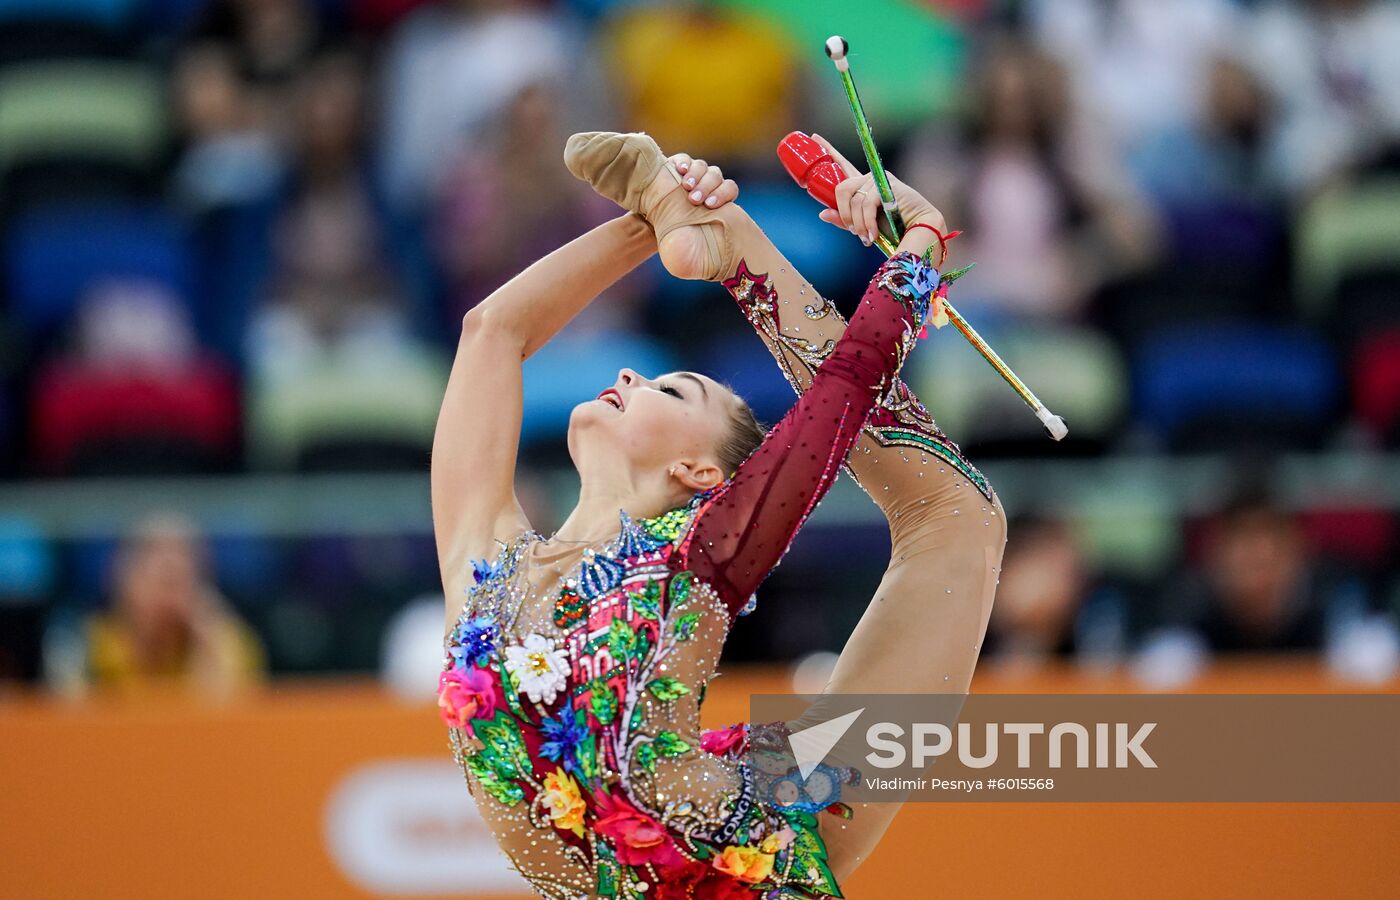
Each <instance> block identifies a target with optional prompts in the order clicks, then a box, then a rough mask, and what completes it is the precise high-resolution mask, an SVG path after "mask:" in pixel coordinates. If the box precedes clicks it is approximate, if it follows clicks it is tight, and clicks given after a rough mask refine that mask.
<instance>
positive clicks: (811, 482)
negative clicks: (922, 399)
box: [684, 252, 938, 619]
mask: <svg viewBox="0 0 1400 900" xmlns="http://www.w3.org/2000/svg"><path fill="white" fill-rule="evenodd" d="M740 265H741V269H740V271H741V272H743V271H746V269H745V268H744V267H743V264H742V263H741V264H740ZM937 278H938V274H937V272H935V271H934V270H932V269H931V268H929V267H927V266H926V265H925V263H924V262H923V260H921V259H919V258H918V257H917V256H915V255H914V254H912V253H908V252H904V253H899V254H896V255H895V256H893V257H891V258H890V259H889V260H887V261H886V262H885V264H884V265H882V266H881V267H880V269H879V271H877V272H876V273H875V277H874V278H872V279H871V281H870V285H869V287H867V288H866V291H865V294H864V296H863V297H862V298H861V301H860V305H859V307H858V308H857V309H856V312H855V314H854V315H852V317H851V320H850V322H849V324H848V325H847V327H846V332H845V334H843V335H842V336H841V339H840V340H839V341H838V342H837V344H836V347H835V349H833V350H832V352H831V355H830V356H828V357H827V358H826V360H825V361H824V362H822V364H821V366H820V368H818V369H817V371H816V374H815V376H814V377H813V380H812V385H811V387H810V388H808V390H807V391H806V393H804V394H803V395H802V396H801V397H800V398H798V400H797V403H796V404H794V405H793V407H792V408H791V409H790V410H788V412H787V414H786V415H785V416H783V418H782V419H781V420H780V421H779V422H778V423H777V424H776V425H774V426H773V427H772V428H771V429H770V430H769V431H768V434H767V436H766V437H765V438H764V439H763V443H762V444H761V445H760V446H759V448H758V449H757V450H755V451H754V452H753V454H752V455H751V456H750V457H749V458H748V459H747V460H745V461H744V463H743V464H742V465H741V466H740V467H739V469H738V470H737V471H736V472H735V473H734V475H733V477H732V478H730V479H729V480H728V481H726V482H724V483H723V484H722V485H720V486H719V487H718V488H716V489H715V492H714V494H713V495H712V496H710V497H709V498H707V499H706V500H705V501H704V503H703V505H702V506H701V508H700V511H699V513H698V514H697V518H696V522H695V524H694V526H693V527H692V529H691V532H690V535H689V536H688V539H687V541H686V547H685V554H684V559H685V562H686V565H688V566H689V567H690V568H691V569H692V570H693V571H694V572H695V573H696V575H698V576H699V577H701V578H704V579H705V580H706V581H709V582H710V583H711V584H712V585H714V586H715V588H716V590H718V591H719V592H720V594H721V595H722V596H723V598H724V600H725V603H726V604H727V605H728V607H729V613H730V618H731V619H732V618H733V617H734V616H735V615H737V614H738V611H739V609H740V608H742V607H743V605H744V604H745V603H746V602H747V601H748V599H749V596H750V595H751V594H752V593H753V592H754V591H755V590H756V589H757V588H758V585H759V583H760V582H762V581H763V579H764V578H766V577H767V576H768V573H769V572H770V571H772V569H773V568H774V567H775V566H776V565H777V564H778V562H779V561H780V560H781V559H782V557H783V554H785V553H786V552H787V549H788V546H789V545H790V544H791V542H792V539H793V537H794V536H795V535H796V534H797V530H798V529H799V528H800V527H801V526H802V523H803V522H804V521H805V520H806V519H807V516H809V515H810V514H811V512H812V510H813V508H814V507H815V506H816V505H817V502H818V501H819V500H821V498H822V497H823V496H824V495H825V494H826V492H827V490H828V489H829V488H830V486H831V483H832V481H834V480H835V478H836V475H837V473H838V472H839V471H840V468H841V464H842V462H844V460H845V458H846V455H847V454H848V453H849V452H850V450H851V447H852V445H854V443H855V442H856V440H857V438H858V437H859V436H860V432H861V428H862V426H863V425H864V424H865V420H866V418H867V417H868V416H869V415H870V412H871V410H872V409H873V408H874V407H875V404H876V402H877V401H878V400H879V399H880V397H881V396H883V395H884V393H885V392H886V391H887V390H889V387H890V385H891V384H893V383H894V379H895V378H896V376H897V375H898V372H899V367H900V366H901V365H902V364H903V362H904V359H905V357H906V356H907V355H908V353H909V350H910V349H911V348H912V346H913V344H914V341H915V334H916V333H917V332H918V331H919V330H920V328H921V327H922V325H923V321H924V319H925V318H926V317H927V314H928V306H929V302H930V293H931V289H932V287H933V286H934V285H933V284H931V283H930V281H933V282H936V280H937Z"/></svg>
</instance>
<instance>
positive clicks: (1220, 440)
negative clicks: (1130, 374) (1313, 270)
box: [1134, 324, 1340, 451]
mask: <svg viewBox="0 0 1400 900" xmlns="http://www.w3.org/2000/svg"><path fill="white" fill-rule="evenodd" d="M1339 381H1340V379H1339V375H1338V372H1337V367H1336V361H1335V360H1334V359H1333V356H1332V352H1331V350H1330V349H1329V348H1328V346H1327V344H1326V343H1325V342H1324V341H1323V340H1322V339H1321V338H1319V337H1317V336H1316V335H1313V334H1311V333H1309V332H1305V331H1301V330H1297V329H1289V328H1282V327H1277V326H1272V325H1263V324H1258V325H1215V326H1190V325H1187V326H1181V327H1177V328H1174V329H1170V330H1167V331H1164V332H1162V333H1160V334H1158V335H1157V336H1155V337H1153V338H1151V339H1150V340H1148V341H1146V342H1145V343H1144V345H1143V347H1142V350H1141V352H1140V353H1139V355H1138V360H1137V365H1136V367H1135V373H1134V382H1135V389H1136V394H1137V414H1138V416H1139V418H1140V419H1141V420H1142V421H1143V422H1144V423H1145V424H1146V425H1148V426H1149V427H1150V428H1151V429H1152V430H1153V431H1154V432H1156V434H1157V435H1158V436H1159V437H1161V438H1163V439H1164V440H1165V441H1167V443H1168V444H1169V445H1170V446H1172V447H1173V448H1174V449H1178V450H1202V451H1204V450H1220V449H1230V448H1231V447H1235V446H1241V445H1261V444H1262V445H1265V446H1270V447H1273V446H1293V447H1306V446H1315V445H1317V444H1318V443H1320V442H1321V440H1322V439H1323V438H1324V437H1325V432H1326V428H1327V426H1328V424H1329V421H1328V420H1329V416H1330V415H1331V414H1332V412H1333V410H1334V408H1335V405H1336V402H1337V397H1338V390H1339Z"/></svg>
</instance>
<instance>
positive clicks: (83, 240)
mask: <svg viewBox="0 0 1400 900" xmlns="http://www.w3.org/2000/svg"><path fill="white" fill-rule="evenodd" d="M5 255H6V259H5V270H6V282H7V287H8V291H9V297H10V302H11V304H12V309H13V312H14V315H15V317H16V319H17V320H18V324H19V325H20V326H22V327H24V328H26V329H28V330H29V331H31V332H34V333H39V334H43V333H45V332H49V331H51V330H53V329H54V328H56V327H58V326H60V325H62V324H63V322H64V321H65V320H66V319H67V318H68V316H69V315H70V314H71V313H72V311H73V309H74V307H75V305H76V304H77V303H78V301H80V300H81V299H82V296H83V292H84V291H85V290H86V289H88V288H89V287H91V286H92V285H94V284H95V283H97V282H100V281H102V280H104V279H114V278H128V279H138V280H143V281H148V282H154V283H156V284H158V285H160V286H162V287H163V288H165V289H167V290H168V291H169V292H170V293H172V294H173V295H174V296H176V297H178V298H180V299H182V300H184V301H185V302H189V300H190V297H191V292H192V287H193V282H194V271H193V262H192V259H191V256H190V248H189V246H188V240H187V237H186V234H185V231H184V229H183V227H182V226H181V224H180V223H179V222H178V220H176V219H175V218H174V217H173V216H172V215H170V214H169V213H166V212H164V211H162V210H160V209H158V208H155V207H147V206H139V205H125V204H97V205H63V206H59V207H56V208H49V209H45V210H41V211H37V212H35V213H33V214H31V215H28V216H25V217H24V218H23V219H21V220H20V221H18V222H16V223H15V224H14V226H13V231H12V234H11V239H10V241H9V242H8V246H7V248H6V251H5Z"/></svg>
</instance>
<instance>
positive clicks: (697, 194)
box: [690, 191, 704, 200]
mask: <svg viewBox="0 0 1400 900" xmlns="http://www.w3.org/2000/svg"><path fill="white" fill-rule="evenodd" d="M703 196H704V195H703V194H701V193H700V192H699V191H691V192H690V199H692V200H699V199H700V198H701V197H703Z"/></svg>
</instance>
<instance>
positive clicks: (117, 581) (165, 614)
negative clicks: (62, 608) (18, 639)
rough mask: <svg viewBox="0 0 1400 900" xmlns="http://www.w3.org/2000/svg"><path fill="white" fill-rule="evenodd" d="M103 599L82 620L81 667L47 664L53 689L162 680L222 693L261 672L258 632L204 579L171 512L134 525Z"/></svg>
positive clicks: (124, 689) (201, 561)
mask: <svg viewBox="0 0 1400 900" xmlns="http://www.w3.org/2000/svg"><path fill="white" fill-rule="evenodd" d="M110 590H111V603H110V605H109V607H108V609H107V610H106V611H104V612H100V613H96V614H94V615H92V616H90V617H88V618H87V619H86V620H85V621H84V622H83V623H82V634H81V641H82V649H83V653H82V655H81V657H79V658H75V660H73V662H75V663H80V664H81V670H78V671H64V670H63V668H62V666H61V665H60V664H56V661H52V660H51V661H49V664H48V665H47V666H46V668H47V669H48V671H49V676H50V679H51V681H52V682H53V683H54V684H55V686H57V687H60V688H62V689H67V690H72V689H74V688H80V687H82V686H84V685H85V686H87V687H90V688H95V689H98V690H104V691H105V690H111V691H115V692H118V693H122V694H128V695H130V694H137V693H140V692H143V691H146V690H151V689H159V688H160V687H162V686H166V685H171V684H180V685H184V686H186V687H188V688H190V689H193V690H197V691H199V692H201V693H202V694H203V693H206V692H212V693H214V694H227V693H231V692H234V691H237V690H239V689H244V688H247V687H249V686H250V685H253V684H255V683H257V682H259V681H261V680H262V679H263V677H264V676H265V669H266V663H265V661H264V656H263V650H262V646H261V644H260V643H259V641H258V639H257V637H256V636H255V635H254V634H253V633H252V631H251V630H249V628H248V627H247V625H245V624H244V623H243V622H242V621H241V620H240V619H239V618H238V616H237V615H236V614H235V613H234V612H233V611H232V610H231V609H230V608H229V607H228V605H227V603H226V602H225V600H224V599H223V597H222V596H220V594H219V592H218V589H217V587H216V586H215V585H214V584H213V582H212V579H211V577H210V574H209V570H208V559H207V556H206V549H205V546H204V544H203V540H202V538H201V536H200V534H199V532H198V530H197V529H196V527H195V526H194V525H193V524H192V523H190V522H188V521H187V520H185V519H183V518H182V517H179V516H172V515H157V516H153V517H150V518H148V519H145V520H144V521H141V522H139V523H137V524H136V525H135V526H134V527H133V528H132V529H131V531H130V532H129V533H128V534H127V536H126V537H125V538H124V540H123V541H122V544H121V546H120V547H119V548H118V551H117V555H116V557H115V559H114V561H113V566H112V569H111V573H110Z"/></svg>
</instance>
